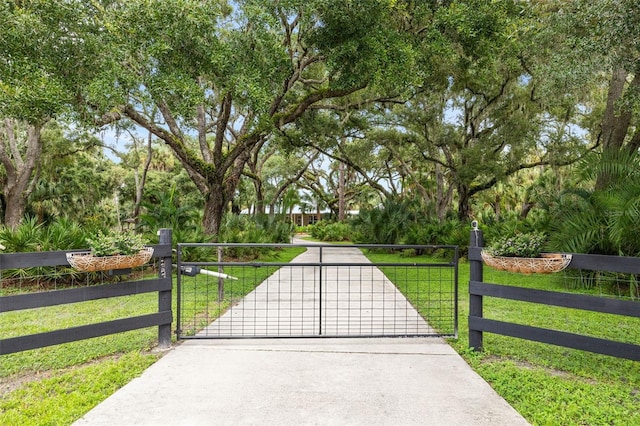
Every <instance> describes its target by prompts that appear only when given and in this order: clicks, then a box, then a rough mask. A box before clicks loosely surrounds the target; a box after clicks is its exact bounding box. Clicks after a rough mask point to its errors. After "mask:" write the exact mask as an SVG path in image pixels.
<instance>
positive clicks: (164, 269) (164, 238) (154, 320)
mask: <svg viewBox="0 0 640 426" xmlns="http://www.w3.org/2000/svg"><path fill="white" fill-rule="evenodd" d="M159 236H160V240H159V241H160V244H158V245H154V246H153V248H154V253H153V257H154V258H157V261H158V278H155V279H146V280H141V281H128V282H118V283H115V284H103V285H95V286H87V287H81V288H69V289H62V290H53V291H45V292H37V293H26V294H19V295H12V296H2V297H0V318H1V314H2V313H3V312H10V311H19V310H24V309H32V308H43V307H47V306H56V305H63V304H69V303H78V302H87V301H90V300H97V299H105V298H110V297H120V296H128V295H136V294H142V293H150V292H157V293H158V312H155V313H151V314H147V315H141V316H135V317H129V318H122V319H117V320H113V321H107V322H101V323H95V324H90V325H83V326H78V327H71V328H66V329H62V330H55V331H49V332H45V333H39V334H32V335H26V336H18V337H12V338H8V339H1V340H0V355H5V354H10V353H15V352H21V351H26V350H30V349H36V348H41V347H45V346H52V345H58V344H61V343H69V342H75V341H78V340H83V339H89V338H93V337H99V336H105V335H108V334H114V333H121V332H124V331H130V330H137V329H140V328H146V327H153V326H158V346H159V347H161V348H165V347H168V346H170V345H171V321H172V319H173V316H172V313H171V290H172V277H171V230H170V229H161V230H160V232H159ZM66 253H67V252H63V251H59V252H38V253H8V254H0V270H7V269H21V268H32V267H43V266H69V263H68V262H67V258H66ZM43 321H46V319H44V318H43Z"/></svg>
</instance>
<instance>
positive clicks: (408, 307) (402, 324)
mask: <svg viewBox="0 0 640 426" xmlns="http://www.w3.org/2000/svg"><path fill="white" fill-rule="evenodd" d="M286 247H298V248H302V249H304V250H305V251H304V253H302V254H300V255H299V256H297V257H296V258H295V259H293V260H292V261H291V262H286V263H284V262H283V263H278V262H252V261H249V262H243V261H238V258H241V257H242V256H243V254H244V253H245V252H246V251H247V250H251V251H255V250H259V249H260V250H262V249H267V250H278V249H282V248H286ZM383 249H386V250H388V249H393V250H402V251H403V252H407V253H412V255H411V256H407V257H406V258H403V260H404V259H406V262H402V263H374V262H370V261H369V260H368V259H367V257H365V256H364V254H363V252H362V250H383ZM195 250H197V251H199V256H198V257H199V258H200V259H202V257H203V254H204V253H210V255H209V257H211V258H212V259H215V260H212V261H205V262H202V261H199V262H190V261H186V260H184V259H188V258H189V256H190V253H193V252H194V251H195ZM434 252H437V253H438V257H433V256H428V255H425V254H424V253H427V254H432V253H434ZM415 253H423V254H422V255H421V256H416V255H415ZM443 253H444V256H445V257H444V258H443V257H442V256H443ZM204 257H207V256H206V255H204ZM177 266H178V267H177V268H176V269H177V271H178V309H177V321H178V330H177V334H178V338H180V339H189V338H263V337H279V338H282V337H387V336H457V331H458V321H457V298H458V297H457V296H458V250H457V247H455V246H437V247H436V246H379V245H376V246H372V245H320V244H292V245H277V246H276V245H265V244H262V245H261V244H250V245H247V244H179V245H178V265H177Z"/></svg>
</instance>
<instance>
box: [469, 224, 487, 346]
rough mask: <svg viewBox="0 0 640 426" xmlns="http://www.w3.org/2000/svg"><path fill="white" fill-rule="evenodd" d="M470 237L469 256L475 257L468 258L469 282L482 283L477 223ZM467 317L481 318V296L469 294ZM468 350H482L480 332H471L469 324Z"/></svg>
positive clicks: (480, 239)
mask: <svg viewBox="0 0 640 426" xmlns="http://www.w3.org/2000/svg"><path fill="white" fill-rule="evenodd" d="M473 225H474V226H473V229H472V230H471V236H470V238H469V254H471V251H475V252H476V256H469V281H477V282H482V281H483V276H482V275H483V274H482V258H481V257H480V256H479V251H480V249H482V246H483V245H484V241H483V235H482V231H481V230H479V229H478V226H477V222H475V221H474V224H473ZM469 317H479V318H482V296H478V295H475V294H469ZM469 348H471V349H474V350H476V351H481V350H482V331H478V330H472V329H471V324H469Z"/></svg>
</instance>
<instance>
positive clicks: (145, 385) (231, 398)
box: [76, 249, 528, 426]
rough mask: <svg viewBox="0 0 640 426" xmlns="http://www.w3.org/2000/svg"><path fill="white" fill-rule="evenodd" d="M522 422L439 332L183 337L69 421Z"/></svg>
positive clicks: (499, 423) (371, 423)
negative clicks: (387, 335) (404, 335)
mask: <svg viewBox="0 0 640 426" xmlns="http://www.w3.org/2000/svg"><path fill="white" fill-rule="evenodd" d="M353 250H355V249H353ZM355 251H356V252H357V250H355ZM349 255H350V256H357V255H358V254H357V253H350V254H349ZM341 256H342V257H343V258H347V257H348V256H346V254H345V253H342V254H341ZM360 256H361V255H360ZM362 258H364V257H362ZM362 258H360V257H359V258H358V260H359V261H361V260H362ZM351 259H352V258H351ZM267 281H268V280H267ZM265 285H268V284H266V283H265ZM257 292H258V293H259V292H260V290H259V289H257ZM269 300H270V299H269V298H264V303H271V302H270V301H269ZM276 302H277V301H276ZM252 303H253V302H252ZM274 303H275V302H274ZM402 305H403V306H401V309H402V310H403V312H405V314H406V311H407V308H406V306H404V304H402ZM285 309H290V308H285ZM224 321H226V320H224ZM235 323H236V324H242V322H238V321H236V322H235ZM346 327H347V328H348V327H349V325H348V324H347V325H346ZM526 424H528V423H527V422H526V421H525V420H524V419H523V418H522V416H520V415H519V414H518V413H517V412H516V411H515V410H514V409H513V408H512V407H511V406H509V404H507V403H506V401H504V399H502V398H501V397H500V396H499V395H498V394H496V393H495V392H494V391H493V389H492V388H491V387H490V386H489V385H488V384H487V383H486V382H485V381H484V380H483V379H482V378H480V376H478V375H477V374H476V373H475V372H474V371H473V370H472V369H471V368H470V367H469V366H468V365H467V364H466V362H465V361H464V360H463V359H462V358H461V357H460V356H459V355H458V354H457V353H456V352H455V351H454V350H453V349H452V348H451V347H450V346H449V345H448V344H447V343H446V342H445V341H444V340H443V339H440V338H436V337H429V338H401V337H394V338H351V337H344V338H321V339H318V338H296V339H281V338H269V339H234V340H221V339H217V340H189V341H186V342H184V343H182V344H180V345H178V346H176V347H175V348H174V349H172V350H170V351H169V353H167V354H166V355H165V356H164V357H162V358H161V359H160V360H159V361H158V362H156V363H155V364H154V365H152V366H151V367H150V368H148V369H147V370H146V371H145V372H144V373H143V374H142V375H141V376H140V377H139V378H137V379H134V380H133V381H131V382H130V383H129V384H127V385H126V386H124V387H123V388H122V389H120V390H119V391H117V392H116V393H115V394H113V395H112V396H111V397H110V398H108V399H107V400H105V401H104V402H102V403H101V404H99V405H98V406H97V407H95V408H94V409H93V410H91V411H90V412H89V413H87V414H86V415H85V416H84V417H82V418H81V419H80V420H78V422H76V425H109V426H113V425H190V426H195V425H492V426H495V425H509V426H513V425H526Z"/></svg>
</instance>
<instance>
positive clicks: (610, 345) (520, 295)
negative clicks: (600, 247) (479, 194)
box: [469, 230, 640, 361]
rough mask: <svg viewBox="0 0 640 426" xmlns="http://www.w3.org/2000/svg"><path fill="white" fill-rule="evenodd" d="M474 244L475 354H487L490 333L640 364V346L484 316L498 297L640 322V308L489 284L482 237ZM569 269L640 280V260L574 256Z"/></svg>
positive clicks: (626, 303)
mask: <svg viewBox="0 0 640 426" xmlns="http://www.w3.org/2000/svg"><path fill="white" fill-rule="evenodd" d="M470 241H471V244H470V247H469V262H470V281H469V347H470V348H473V349H475V350H482V348H483V333H484V332H488V333H495V334H501V335H505V336H510V337H518V338H521V339H526V340H532V341H536V342H542V343H548V344H552V345H557V346H563V347H568V348H573V349H580V350H584V351H589V352H594V353H599V354H604V355H610V356H614V357H618V358H625V359H631V360H634V361H640V345H634V344H630V343H623V342H617V341H612V340H607V339H600V338H596V337H589V336H583V335H579V334H573V333H567V332H563V331H558V330H550V329H545V328H539V327H532V326H528V325H521V324H514V323H508V322H504V321H496V320H492V319H488V318H485V317H484V315H483V298H484V297H495V298H501V299H509V300H516V301H522V302H530V303H537V304H543V305H550V306H559V307H564V308H573V309H580V310H586V311H593V312H600V313H607V314H615V315H621V316H629V317H635V318H640V302H636V301H629V300H617V299H613V298H606V297H598V296H588V295H582V294H571V293H560V292H553V291H546V290H536V289H528V288H522V287H514V286H508V285H498V284H490V283H485V282H483V269H482V268H483V262H482V256H481V254H480V253H481V251H482V248H483V247H482V246H483V240H482V231H479V230H474V231H471V238H470ZM568 268H572V269H583V270H590V271H607V272H622V273H630V274H638V273H640V258H637V257H618V256H603V255H586V254H573V255H572V260H571V263H570V264H569V266H568Z"/></svg>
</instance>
